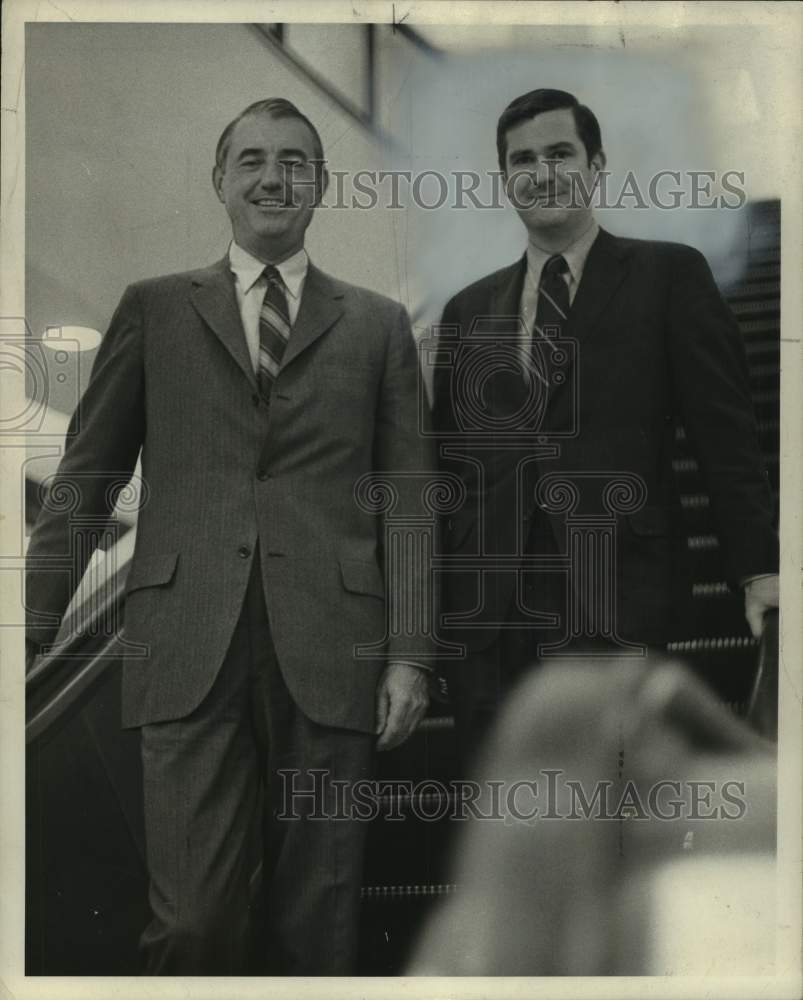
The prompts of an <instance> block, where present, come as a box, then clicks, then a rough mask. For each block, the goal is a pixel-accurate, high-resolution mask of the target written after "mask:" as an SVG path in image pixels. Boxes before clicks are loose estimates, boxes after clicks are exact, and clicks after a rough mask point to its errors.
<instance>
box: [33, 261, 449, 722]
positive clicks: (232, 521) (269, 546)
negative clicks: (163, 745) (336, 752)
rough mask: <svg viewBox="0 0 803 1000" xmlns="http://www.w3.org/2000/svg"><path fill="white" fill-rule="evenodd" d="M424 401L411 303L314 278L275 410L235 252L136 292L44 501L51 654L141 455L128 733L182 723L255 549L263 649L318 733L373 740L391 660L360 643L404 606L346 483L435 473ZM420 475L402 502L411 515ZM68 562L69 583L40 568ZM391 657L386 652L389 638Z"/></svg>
mask: <svg viewBox="0 0 803 1000" xmlns="http://www.w3.org/2000/svg"><path fill="white" fill-rule="evenodd" d="M419 392H420V379H419V369H418V359H417V352H416V349H415V343H414V340H413V337H412V334H411V330H410V324H409V320H408V318H407V314H406V313H405V311H404V309H403V308H402V307H401V306H400V305H398V304H397V303H395V302H392V301H391V300H389V299H386V298H384V297H382V296H380V295H377V294H375V293H372V292H369V291H366V290H364V289H361V288H357V287H355V286H352V285H347V284H345V283H343V282H340V281H337V280H335V279H333V278H330V277H328V276H327V275H325V274H324V273H323V272H321V271H319V270H318V269H317V268H315V267H314V266H312V265H311V266H310V269H309V272H308V276H307V280H306V283H305V286H304V291H303V296H302V301H301V308H300V311H299V315H298V317H297V320H296V323H295V325H294V328H293V332H292V335H291V339H290V342H289V344H288V347H287V351H286V354H285V359H284V362H283V366H282V370H281V372H280V373H279V375H278V378H277V379H276V382H275V384H274V386H273V391H272V396H271V402H270V405H269V406H268V405H266V404H265V403H264V402H262V401H261V400H260V397H259V396H258V394H257V385H256V380H255V376H254V372H253V370H252V367H251V362H250V358H249V355H248V351H247V346H246V341H245V334H244V332H243V328H242V324H241V320H240V314H239V310H238V306H237V301H236V296H235V290H234V279H233V275H232V274H231V272H230V270H229V267H228V260H227V259H224V260H221V261H219V262H218V263H217V264H215V265H213V266H211V267H209V268H205V269H202V270H197V271H191V272H187V273H184V274H177V275H171V276H167V277H160V278H155V279H151V280H147V281H143V282H139V283H137V284H135V285H132V286H131V287H130V288H128V289H127V290H126V292H125V294H124V296H123V298H122V301H121V302H120V305H119V306H118V308H117V311H116V312H115V314H114V317H113V319H112V322H111V325H110V328H109V330H108V332H107V334H106V336H105V337H104V339H103V342H102V344H101V347H100V349H99V351H98V355H97V358H96V361H95V364H94V367H93V371H92V377H91V379H90V383H89V385H88V387H87V390H86V392H85V394H84V396H83V398H82V400H81V402H80V404H79V406H78V408H77V410H76V413H75V415H74V417H73V419H72V422H71V425H70V430H69V432H68V438H67V447H66V450H65V455H64V457H63V459H62V462H61V465H60V468H59V472H58V474H57V479H56V481H55V484H54V488H53V490H52V493H51V495H53V496H57V495H61V496H63V495H64V489H63V487H66V488H67V489H68V490H69V488H70V486H71V484H72V485H74V486H75V487H76V492H75V493H74V495H73V500H72V502H71V503H70V504H62V505H60V504H58V503H49V504H46V505H45V508H44V509H43V511H42V513H41V515H40V517H39V519H38V521H37V523H36V525H35V528H34V532H33V536H32V538H31V543H30V547H29V555H28V558H29V570H28V574H27V598H26V603H27V606H28V610H29V614H28V634H29V636H30V637H31V638H32V639H33V640H35V641H36V642H39V643H47V642H49V641H52V639H53V636H54V635H55V632H56V628H57V624H56V623H57V622H58V621H59V620H60V618H61V616H62V615H63V613H64V610H65V608H66V605H67V603H68V601H69V599H70V597H71V593H72V590H73V588H74V586H75V584H76V582H77V580H78V579H80V576H81V574H82V573H83V570H84V568H85V566H86V563H87V561H88V559H89V556H90V555H91V551H92V548H93V546H94V540H93V535H92V532H91V531H89V530H85V529H84V527H82V525H81V519H82V518H87V519H89V520H88V521H87V522H86V523H87V524H88V523H90V522H92V521H94V522H95V523H97V522H98V520H99V519H100V520H101V521H102V520H103V518H106V517H108V516H109V514H110V511H111V509H112V507H113V504H114V500H115V496H116V493H117V492H118V491H119V487H120V484H121V483H122V482H124V481H125V480H126V479H128V478H129V477H130V475H131V473H132V471H133V469H134V466H135V464H136V461H137V457H138V455H139V454H140V450H141V454H142V474H143V481H144V492H143V501H142V505H141V509H140V512H139V520H138V526H137V540H136V548H135V553H134V559H133V564H132V567H131V571H130V574H129V577H128V581H127V602H126V624H125V637H126V639H127V640H128V641H129V642H134V643H141V644H146V645H147V646H148V647H149V654H148V655H147V656H146V657H144V658H141V659H136V658H131V659H126V660H125V661H124V673H123V723H124V725H128V726H136V725H142V724H145V723H150V722H156V721H160V720H167V719H175V718H180V717H182V716H184V715H186V714H188V713H189V712H191V711H192V710H193V709H194V708H195V707H196V706H197V705H198V704H199V703H200V701H201V700H202V699H203V697H204V695H205V694H206V692H207V691H208V690H209V689H210V687H211V685H212V682H213V680H214V678H215V676H216V673H217V671H218V669H219V668H220V665H221V663H222V661H223V657H224V655H225V653H226V650H227V647H228V643H229V640H230V638H231V635H232V632H233V629H234V625H235V623H236V621H237V617H238V615H239V613H240V609H241V606H242V602H243V597H244V593H245V588H246V585H247V582H248V578H249V572H250V567H251V562H252V558H253V554H254V552H255V551H256V549H257V546H258V547H259V551H260V556H261V567H262V576H263V583H264V590H265V594H266V599H267V605H268V612H269V616H270V623H271V629H272V633H273V641H274V644H275V647H276V651H277V654H278V659H279V663H280V665H281V669H282V672H283V674H284V676H285V679H286V682H287V684H288V687H289V689H290V691H291V693H292V694H293V696H294V698H295V699H296V701H297V703H298V704H299V705H300V707H301V708H302V709H303V711H304V712H305V713H306V714H308V715H309V716H310V717H311V718H312V719H314V720H315V721H318V722H320V723H323V724H326V725H333V726H344V727H349V728H354V729H358V730H363V731H372V730H373V726H374V694H375V688H376V682H377V679H378V675H379V672H380V670H381V667H382V665H383V661H382V659H381V658H379V657H376V658H373V659H370V660H365V659H361V658H359V657H357V656H355V653H354V647H355V644H358V643H370V642H373V641H375V640H381V639H382V637H383V636H384V635H385V628H386V626H385V622H386V607H387V602H388V601H390V602H392V603H394V604H399V602H400V601H401V600H402V598H403V597H404V595H403V594H401V593H399V592H398V589H399V588H396V589H395V590H394V588H393V585H392V584H391V585H390V586H389V588H386V585H385V574H384V572H383V558H382V535H383V530H382V523H381V519H380V518H379V517H377V516H376V515H374V514H371V513H366V512H364V511H363V510H361V508H360V506H359V505H358V504H357V502H356V501H355V497H354V487H355V483H356V482H357V480H358V479H359V478H360V477H361V476H362V475H364V474H366V473H370V472H372V471H375V470H382V469H384V470H392V471H393V472H401V473H408V472H415V473H418V472H424V473H426V472H427V470H428V469H429V468H430V467H431V461H430V458H429V454H428V449H427V446H426V444H425V441H424V439H423V438H422V436H421V435H420V434H419V433H418V412H419V397H418V394H419ZM401 478H402V479H404V477H401ZM417 479H418V477H410V484H411V485H410V489H409V490H408V491H407V495H406V494H405V491H404V490H403V491H402V496H401V498H400V499H401V503H402V509H404V507H405V505H408V506H409V507H410V508H411V509H412V507H414V506H415V505H416V503H417V502H418V500H417V498H418V496H419V495H420V486H419V487H418V489H417V490H414V489H413V483H414V480H417ZM414 493H415V496H414V495H413V494H414ZM66 507H69V509H65V508H66ZM65 552H71V553H72V555H73V558H72V571H71V573H64V572H63V571H62V570H57V569H55V568H51V567H49V566H48V563H47V557H49V556H51V555H53V554H55V553H65ZM421 572H422V574H423V567H421ZM422 582H423V581H422ZM411 643H412V644H413V646H412V647H411ZM416 643H419V650H420V652H421V654H422V655H425V654H426V652H427V651H428V648H429V647H428V641H427V639H426V637H425V636H417V635H416V636H412V637H408V638H407V640H406V642H405V647H404V649H403V650H401V649H399V650H398V652H399V653H400V654H403V655H404V656H405V657H406V658H409V656H410V651H411V648H415V644H416ZM386 648H387V652H388V653H390V654H391V655H392V654H394V641H393V640H392V639H391V642H390V645H389V647H386Z"/></svg>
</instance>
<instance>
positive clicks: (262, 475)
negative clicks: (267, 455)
mask: <svg viewBox="0 0 803 1000" xmlns="http://www.w3.org/2000/svg"><path fill="white" fill-rule="evenodd" d="M257 479H258V480H259V481H260V482H261V483H264V482H265V480H266V479H270V473H269V472H268V470H267V469H260V470H259V472H258V473H257Z"/></svg>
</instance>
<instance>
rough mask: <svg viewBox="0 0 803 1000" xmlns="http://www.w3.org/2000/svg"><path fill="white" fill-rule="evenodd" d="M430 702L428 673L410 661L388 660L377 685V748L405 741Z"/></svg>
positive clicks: (392, 745)
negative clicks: (397, 661) (396, 661)
mask: <svg viewBox="0 0 803 1000" xmlns="http://www.w3.org/2000/svg"><path fill="white" fill-rule="evenodd" d="M428 704H429V694H428V693H427V675H426V672H425V671H424V670H422V669H421V668H419V667H414V666H412V665H411V664H409V663H395V662H390V663H389V664H388V665H387V667H385V669H384V671H383V673H382V676H381V677H380V678H379V683H378V684H377V686H376V733H377V736H378V737H379V739H378V740H377V741H376V748H377V750H391V749H393V747H397V746H399V744H400V743H404V741H405V740H406V739H407V737H408V736H410V734H411V733H412V732H413V730H414V729H415V727H416V726H417V725H418V723H419V722H420V721H421V719H422V718H423V717H424V713H425V712H426V710H427V705H428Z"/></svg>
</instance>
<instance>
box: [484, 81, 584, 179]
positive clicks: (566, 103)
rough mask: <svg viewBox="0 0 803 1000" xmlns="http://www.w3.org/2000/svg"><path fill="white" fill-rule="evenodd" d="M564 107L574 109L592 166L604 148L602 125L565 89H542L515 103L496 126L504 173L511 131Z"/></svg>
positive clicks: (575, 124)
mask: <svg viewBox="0 0 803 1000" xmlns="http://www.w3.org/2000/svg"><path fill="white" fill-rule="evenodd" d="M561 108H571V111H572V114H573V115H574V126H575V128H576V129H577V134H578V135H579V136H580V139H581V140H582V143H583V145H584V146H585V150H586V156H587V158H588V162H589V164H590V163H591V160H592V158H593V157H594V156H596V155H597V153H599V152H600V150H601V149H602V136H601V134H600V130H599V122H598V121H597V119H596V116H595V115H594V112H593V111H592V110H591V109H590V108H587V107H586V106H585V104H581V103H580V102H579V101H578V100H577V98H576V97H575V96H574V94H570V93H568V92H567V91H565V90H548V89H546V88H544V87H542V88H541V89H539V90H531V91H530V92H529V93H528V94H522V96H521V97H517V98H516V99H515V100H514V101H511V102H510V104H508V106H507V107H506V108H505V110H504V111H503V112H502V114H501V115H500V116H499V123H498V124H497V126H496V151H497V153H498V155H499V166H500V168H501V170H502V173H505V160H506V158H507V134H508V132H509V131H510V129H512V128H514V127H515V126H516V125H520V124H521V123H522V122H525V121H529V120H530V119H531V118H535V116H536V115H540V114H543V112H544V111H559V110H560V109H561Z"/></svg>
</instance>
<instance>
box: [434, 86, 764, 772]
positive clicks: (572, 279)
mask: <svg viewBox="0 0 803 1000" xmlns="http://www.w3.org/2000/svg"><path fill="white" fill-rule="evenodd" d="M497 148H498V154H499V164H500V167H501V170H502V173H503V176H504V179H505V182H506V185H507V188H506V190H507V193H508V196H509V198H510V200H511V202H512V203H513V205H514V208H515V209H516V211H517V213H518V215H519V217H520V219H521V221H522V222H523V224H524V226H525V228H526V230H527V234H528V246H527V251H526V253H525V254H524V256H523V257H522V258H521V259H520V260H519V261H517V262H516V263H514V264H512V265H510V266H508V267H504V268H502V269H501V270H499V271H497V272H495V273H494V274H491V275H489V276H487V277H485V278H482V279H481V280H479V281H477V282H475V283H474V284H472V285H470V286H469V287H467V288H465V289H463V290H462V291H461V292H459V293H458V294H457V295H456V296H454V298H453V299H451V301H450V302H449V303H448V304H447V306H446V307H445V309H444V312H443V317H442V321H441V326H440V329H439V345H440V349H439V359H438V362H437V367H436V370H435V380H434V396H435V399H434V423H435V430H436V433H437V435H438V436H439V438H440V443H439V447H440V461H441V466H442V469H443V470H444V471H445V472H450V473H452V474H454V475H456V476H458V477H459V479H460V482H461V491H462V493H463V495H464V496H465V503H463V505H462V507H461V508H460V509H459V510H456V511H455V512H454V513H453V514H452V515H451V516H450V517H449V519H448V520H447V521H446V523H445V531H444V547H445V552H446V554H447V555H448V556H449V565H448V568H445V569H444V571H443V572H442V574H441V576H442V580H443V612H444V615H445V617H444V621H445V622H446V623H447V625H449V626H450V627H449V628H448V629H445V630H444V631H443V636H444V637H446V636H447V635H448V637H449V638H450V639H453V640H455V641H457V642H459V643H462V644H463V646H464V648H465V650H466V656H465V658H464V659H462V660H458V661H456V662H455V663H454V664H453V665H452V667H451V669H450V682H449V683H450V688H451V691H452V696H453V700H454V703H455V713H456V720H457V726H458V735H459V738H460V742H461V745H462V748H463V752H464V755H465V754H468V753H469V752H470V750H471V749H473V748H474V746H475V745H476V744H477V743H478V742H479V738H480V736H481V734H482V732H483V731H484V728H485V727H486V726H487V724H488V721H489V720H490V718H491V716H492V715H493V713H494V712H495V710H496V707H497V704H498V702H499V700H500V699H501V697H502V696H503V695H504V693H505V692H506V691H507V690H508V689H509V688H510V686H511V685H512V683H513V682H514V680H515V679H516V678H517V677H518V676H519V675H520V673H521V672H522V670H523V669H524V667H525V666H528V665H529V664H532V663H535V662H537V661H538V660H539V657H540V658H543V657H546V656H554V655H565V654H567V653H571V652H586V653H593V654H596V655H614V654H618V655H621V654H622V653H623V652H624V653H628V652H633V653H640V652H641V651H642V650H643V649H644V648H645V647H649V646H651V645H654V646H659V645H662V644H664V643H666V642H667V641H668V640H670V639H671V638H673V636H674V635H675V634H676V629H677V625H678V621H679V620H680V619H681V617H682V610H681V609H682V606H683V603H684V600H685V595H686V594H688V593H690V586H689V580H688V578H687V576H686V571H685V566H684V564H683V550H684V549H685V544H684V542H683V539H682V538H681V536H680V522H679V518H678V514H679V498H678V497H677V495H676V489H675V486H674V482H673V475H672V467H671V455H672V445H673V440H674V435H675V424H676V422H679V421H681V420H682V421H683V424H684V425H685V427H686V430H687V432H688V435H689V437H690V439H691V441H692V443H693V444H694V446H695V447H696V449H697V452H698V454H699V459H700V463H701V466H702V469H703V472H704V474H705V476H706V479H707V483H708V488H709V491H710V496H711V502H712V506H713V510H714V514H715V517H716V519H717V524H718V529H719V533H720V538H721V541H722V545H723V547H724V551H725V556H726V559H727V562H728V566H729V574H730V579H731V581H732V582H733V584H734V585H735V586H737V587H738V586H741V587H743V588H744V595H745V612H746V616H747V619H748V622H749V624H750V627H751V629H752V631H753V633H754V634H757V633H758V631H759V630H760V627H761V620H762V616H763V613H764V611H765V610H766V609H767V608H768V607H772V606H775V605H777V603H778V596H777V594H778V581H777V575H776V573H777V560H778V551H777V549H778V546H777V537H776V533H775V531H774V529H773V523H772V519H773V504H772V496H771V492H770V490H769V487H768V483H767V479H766V475H765V473H764V471H763V469H762V462H761V455H760V451H759V447H758V443H757V439H756V431H755V423H754V417H753V412H752V405H751V399H750V394H749V388H748V379H747V366H746V362H745V356H744V350H743V346H742V343H741V339H740V335H739V331H738V328H737V326H736V323H735V321H734V319H733V317H732V316H731V314H730V312H729V310H728V308H727V306H726V305H725V303H724V302H723V300H722V298H721V296H720V294H719V292H718V290H717V288H716V285H715V283H714V281H713V278H712V276H711V272H710V270H709V268H708V265H707V264H706V261H705V259H704V258H703V256H702V255H701V254H700V253H699V252H697V251H696V250H694V249H692V248H691V247H687V246H681V245H678V244H671V243H658V242H647V241H641V240H632V239H622V238H619V237H616V236H613V235H611V234H610V233H607V232H605V231H604V230H602V229H600V228H599V226H598V224H597V223H596V221H595V219H594V217H593V212H592V209H591V204H590V202H591V199H590V198H589V197H588V195H589V193H590V192H592V191H593V189H594V186H595V184H596V182H597V179H598V175H599V173H600V171H601V170H602V169H603V168H604V166H605V154H604V152H603V149H602V140H601V135H600V129H599V124H598V122H597V120H596V118H595V116H594V114H593V113H592V112H591V111H590V110H589V109H588V108H587V107H584V106H583V105H581V104H579V102H578V101H577V99H576V98H575V97H574V96H572V95H571V94H568V93H566V92H563V91H557V90H536V91H532V92H531V93H528V94H525V95H524V96H522V97H520V98H518V99H516V100H514V101H513V102H512V103H511V104H510V105H509V106H508V107H507V108H506V109H505V111H504V112H503V114H502V116H501V117H500V119H499V124H498V130H497ZM461 564H462V565H461ZM634 644H637V648H634Z"/></svg>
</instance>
